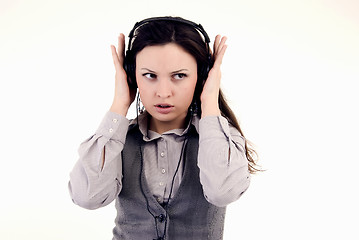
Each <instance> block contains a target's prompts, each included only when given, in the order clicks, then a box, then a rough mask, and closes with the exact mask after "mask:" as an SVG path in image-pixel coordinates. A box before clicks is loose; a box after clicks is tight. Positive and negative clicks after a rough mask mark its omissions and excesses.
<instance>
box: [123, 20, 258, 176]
mask: <svg viewBox="0 0 359 240" xmlns="http://www.w3.org/2000/svg"><path fill="white" fill-rule="evenodd" d="M174 19H179V20H183V19H182V18H178V17H177V18H174ZM167 43H175V44H178V45H179V46H181V47H182V48H183V49H184V50H185V51H187V52H188V53H190V54H191V55H192V56H193V57H194V58H195V59H196V62H197V73H198V76H197V84H196V89H195V93H194V96H193V101H192V103H193V104H196V105H197V106H201V104H200V96H201V93H202V90H203V85H204V82H205V81H206V79H207V76H208V72H207V71H206V68H207V67H208V66H209V67H211V66H212V65H213V59H209V57H208V55H209V54H208V53H209V52H210V49H208V47H207V44H206V43H205V41H204V40H203V38H202V36H201V35H200V33H199V32H198V31H197V30H196V29H195V28H194V27H193V26H190V25H188V24H185V23H183V22H181V21H165V20H158V21H151V22H148V23H146V24H144V25H142V26H140V27H138V28H137V29H136V31H135V33H134V36H133V40H132V43H131V49H130V51H128V53H129V54H128V55H127V56H126V61H127V64H132V65H133V68H135V66H136V65H135V64H136V55H137V53H138V52H140V51H141V50H142V49H144V48H145V47H147V46H154V45H164V44H167ZM204 69H205V70H204ZM130 77H131V76H130ZM131 78H133V79H131V80H132V81H135V79H134V78H135V76H134V75H132V77H131ZM218 102H219V108H220V110H221V114H222V116H223V117H225V118H226V119H227V120H228V122H229V123H230V124H231V125H233V126H234V127H235V128H236V129H238V131H239V132H240V133H241V135H242V136H243V137H244V134H243V132H242V130H241V128H240V125H239V123H238V120H237V118H236V116H235V114H234V113H233V111H232V110H231V108H230V107H229V105H228V103H227V101H226V99H225V97H224V94H223V92H222V90H221V89H220V90H219V97H218ZM198 114H199V116H201V110H200V107H199V108H198ZM245 151H246V157H247V160H248V168H249V171H250V173H255V172H257V171H259V169H258V168H257V165H256V160H257V154H256V151H255V150H254V148H253V146H252V145H251V144H250V142H249V141H248V140H246V141H245Z"/></svg>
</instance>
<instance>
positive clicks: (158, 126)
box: [149, 117, 188, 134]
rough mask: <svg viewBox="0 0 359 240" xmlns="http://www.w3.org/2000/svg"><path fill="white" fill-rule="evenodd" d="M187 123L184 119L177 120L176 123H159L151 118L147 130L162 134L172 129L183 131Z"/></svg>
mask: <svg viewBox="0 0 359 240" xmlns="http://www.w3.org/2000/svg"><path fill="white" fill-rule="evenodd" d="M187 122H188V120H187V118H186V117H185V118H183V119H178V120H177V119H176V121H170V122H165V121H159V120H157V119H154V118H153V117H151V118H150V120H149V129H150V130H151V131H154V132H157V133H159V134H162V133H164V132H167V131H169V130H173V129H184V128H185V127H186V123H187Z"/></svg>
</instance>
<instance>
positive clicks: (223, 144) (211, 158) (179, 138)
mask: <svg viewBox="0 0 359 240" xmlns="http://www.w3.org/2000/svg"><path fill="white" fill-rule="evenodd" d="M147 120H148V115H147V113H146V112H145V113H144V114H142V115H140V116H139V118H138V123H139V126H140V131H141V133H142V135H143V140H144V141H145V145H144V146H143V149H142V151H143V159H144V174H145V177H146V180H147V183H148V186H149V188H150V190H151V192H152V193H153V195H154V196H155V197H156V199H157V200H158V201H159V202H160V203H162V202H164V201H167V199H168V197H169V192H170V189H171V186H172V178H173V176H174V173H175V170H176V168H177V165H178V161H179V160H180V155H181V149H182V144H183V141H184V139H185V133H186V132H187V131H188V129H189V126H190V124H192V125H193V126H195V128H196V131H197V132H198V134H199V150H198V167H199V169H200V181H201V184H202V187H203V192H204V196H205V198H206V199H207V201H208V202H210V203H212V204H214V205H216V206H220V207H222V206H226V205H228V204H229V203H231V202H233V201H235V200H237V199H238V198H239V197H240V196H241V194H242V193H243V192H244V191H245V190H246V189H247V188H248V186H249V182H250V174H249V171H248V161H247V158H246V155H245V147H244V144H245V140H244V138H243V137H242V136H241V135H240V133H239V132H238V130H237V129H236V128H234V127H233V126H231V125H230V124H229V123H228V121H227V120H226V119H225V118H224V117H221V116H207V117H205V118H202V119H199V118H198V117H197V116H195V117H194V118H193V119H192V122H190V123H189V125H188V126H187V127H186V129H174V130H170V131H168V132H165V133H163V134H158V133H156V132H153V131H151V130H149V129H148V125H147V122H148V121H147ZM131 124H137V120H136V119H135V120H132V121H129V120H128V119H127V118H125V117H123V116H121V115H119V114H116V113H114V112H110V111H108V112H107V113H106V115H105V117H104V118H103V120H102V122H101V124H100V126H99V127H98V129H97V131H96V132H95V134H94V135H92V136H91V137H89V138H88V139H86V140H85V141H84V142H83V143H82V144H81V145H80V147H79V160H78V161H77V163H76V164H75V166H74V168H73V170H72V172H71V174H70V182H69V190H70V195H71V197H72V199H73V201H74V202H75V203H76V204H78V205H80V206H82V207H84V208H88V209H96V208H99V207H102V206H105V205H107V204H109V203H110V202H112V201H113V200H114V199H115V198H116V196H117V195H118V194H119V193H120V191H121V188H122V181H121V179H122V162H121V161H122V160H121V151H122V149H123V146H124V144H125V139H126V134H127V129H128V127H129V125H131ZM103 155H104V159H105V162H104V165H103V164H102V163H103ZM183 163H184V161H183V159H182V161H181V162H180V165H179V170H178V173H177V174H176V177H175V181H174V184H173V190H172V195H171V196H174V195H175V193H176V191H177V189H178V188H179V185H180V183H181V180H182V172H183Z"/></svg>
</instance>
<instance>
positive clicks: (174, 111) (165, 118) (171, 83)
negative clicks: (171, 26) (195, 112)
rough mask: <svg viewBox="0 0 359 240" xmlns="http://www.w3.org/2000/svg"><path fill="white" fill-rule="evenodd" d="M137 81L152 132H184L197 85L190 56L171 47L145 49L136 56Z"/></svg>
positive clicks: (180, 49) (193, 62)
mask: <svg viewBox="0 0 359 240" xmlns="http://www.w3.org/2000/svg"><path fill="white" fill-rule="evenodd" d="M136 81H137V86H138V89H139V92H140V96H141V100H142V103H143V105H144V107H145V108H146V111H147V112H148V113H149V114H150V115H151V116H152V117H151V120H150V126H149V128H150V129H151V130H153V131H156V132H158V133H163V132H165V131H168V130H171V129H176V128H184V124H185V118H186V116H187V112H188V108H189V106H190V104H191V102H192V98H193V94H194V90H195V87H196V82H197V63H196V59H195V58H194V57H193V56H192V55H191V54H189V53H188V52H186V51H185V50H184V49H183V48H182V47H180V46H179V45H177V44H174V43H168V44H165V45H159V46H148V47H145V48H144V49H143V50H142V51H140V52H139V53H138V54H137V56H136Z"/></svg>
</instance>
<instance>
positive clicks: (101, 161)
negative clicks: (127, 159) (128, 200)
mask: <svg viewBox="0 0 359 240" xmlns="http://www.w3.org/2000/svg"><path fill="white" fill-rule="evenodd" d="M127 128H128V120H127V119H126V118H121V117H119V116H118V115H116V114H113V113H111V112H109V113H107V114H106V116H105V118H104V119H103V121H102V123H101V125H100V127H99V128H98V130H97V131H96V134H94V135H93V136H91V137H90V138H89V139H87V140H86V141H84V142H83V143H82V144H81V145H80V148H79V160H78V161H77V163H76V165H75V166H74V168H73V170H72V172H71V174H70V182H69V190H70V195H71V197H72V200H73V201H74V203H76V204H78V205H80V206H81V207H84V208H88V209H95V208H99V207H102V206H105V205H107V204H109V203H110V202H111V201H112V200H113V199H115V197H116V196H117V195H118V194H119V192H120V191H121V188H122V183H121V177H122V162H121V151H122V149H123V145H124V141H125V137H126V132H127Z"/></svg>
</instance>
